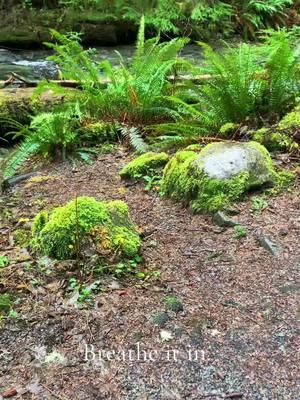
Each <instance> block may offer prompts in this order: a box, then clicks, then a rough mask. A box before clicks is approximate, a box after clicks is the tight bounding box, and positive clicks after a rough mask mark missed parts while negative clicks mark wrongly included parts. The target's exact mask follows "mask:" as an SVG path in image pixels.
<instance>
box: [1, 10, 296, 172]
mask: <svg viewBox="0 0 300 400" xmlns="http://www.w3.org/2000/svg"><path fill="white" fill-rule="evenodd" d="M52 35H53V38H54V43H49V44H48V46H49V47H51V49H53V50H54V55H53V56H51V57H50V58H51V60H54V61H55V62H56V63H57V64H58V66H59V68H60V70H61V75H62V78H64V79H69V80H74V81H75V82H76V84H77V88H78V89H79V90H77V91H76V95H75V96H73V97H72V96H71V97H70V96H69V98H68V102H67V105H66V106H63V108H62V106H59V108H57V109H55V108H54V109H53V111H52V112H48V113H43V114H40V115H37V116H35V117H34V118H33V119H32V122H31V124H30V126H20V125H18V123H16V122H14V121H11V122H10V121H9V120H6V121H5V123H7V124H9V123H11V125H12V127H13V130H15V131H17V132H18V133H17V135H23V136H24V140H23V141H22V143H21V144H20V146H19V148H18V149H17V150H16V152H15V153H14V154H13V155H12V157H11V158H10V159H8V161H7V165H6V168H5V172H4V177H5V178H6V179H8V178H9V177H10V176H12V175H13V174H14V173H15V171H16V170H17V169H18V168H19V167H20V166H21V165H22V164H23V163H24V162H25V161H26V160H27V158H28V157H29V156H31V155H33V154H34V155H40V156H43V157H51V158H57V157H59V158H61V159H62V160H66V158H67V157H69V156H76V155H77V156H78V155H79V156H81V158H83V159H84V160H88V159H89V157H88V156H87V153H88V152H93V150H92V149H91V147H92V148H93V147H94V146H95V145H96V146H97V145H100V144H102V143H104V142H110V143H112V142H115V141H117V140H121V141H123V142H124V143H125V144H126V145H128V147H130V148H132V149H134V150H137V151H139V152H141V153H143V152H145V151H148V150H151V148H155V147H162V146H167V147H170V146H172V147H173V146H175V145H176V146H183V145H184V144H191V143H199V141H201V140H203V138H206V140H210V139H207V138H211V137H212V138H213V139H214V138H215V137H216V136H217V137H219V138H222V139H231V138H235V139H236V138H239V137H243V136H245V132H246V133H247V132H248V131H249V130H250V129H252V130H255V129H259V128H262V127H264V125H266V124H267V125H269V126H270V125H272V124H274V123H277V122H278V121H279V120H280V119H281V118H282V117H283V116H284V115H285V114H286V113H287V112H289V111H291V110H292V109H293V107H295V106H296V105H297V104H298V103H299V99H300V69H299V54H298V53H299V48H298V47H297V43H298V42H297V34H296V33H295V31H292V32H290V31H287V30H285V29H281V30H276V31H275V30H268V31H265V32H264V38H263V43H262V44H260V45H259V46H254V45H249V44H246V43H243V44H240V45H236V46H234V47H231V46H227V47H225V48H224V49H223V50H222V51H220V50H219V51H215V50H213V49H212V48H211V47H210V46H209V45H207V44H205V43H199V45H200V46H201V47H202V49H203V52H202V54H204V60H203V61H202V65H201V67H199V68H195V67H194V66H193V65H191V64H190V63H188V62H187V61H185V60H183V59H181V58H180V52H181V50H182V49H183V47H184V46H185V44H186V43H187V40H186V39H184V38H178V39H172V40H169V41H167V42H161V41H160V38H159V37H155V38H152V39H149V40H145V20H144V18H143V17H142V19H141V23H140V29H139V33H138V38H137V43H136V51H135V54H134V57H133V59H132V61H131V62H130V64H129V65H127V64H126V63H125V62H124V60H122V58H121V56H120V64H119V66H118V67H113V66H112V65H111V64H110V63H109V61H107V60H106V61H104V62H98V61H97V58H96V57H95V52H94V51H93V50H89V49H88V50H86V49H84V48H83V47H82V46H81V44H80V38H79V36H78V35H74V34H70V35H63V34H61V33H58V32H56V31H54V30H52ZM199 53H200V48H199ZM181 75H184V76H185V79H183V81H182V79H181V78H180V76H181ZM199 79H200V82H199ZM48 89H51V90H53V91H58V92H59V93H62V94H64V93H65V94H68V93H69V91H68V90H67V89H65V88H62V87H61V86H58V85H55V84H50V83H48V82H41V84H40V85H39V87H38V88H37V90H36V95H39V94H40V93H42V92H43V91H45V90H48ZM72 99H73V100H72ZM0 118H1V117H0ZM276 135H277V136H278V135H281V133H280V130H279V131H278V132H277V133H276ZM284 135H285V139H284V143H285V145H284V146H278V148H280V147H281V148H287V147H289V148H292V147H293V138H292V137H290V136H291V133H290V132H288V133H285V134H284ZM286 135H289V136H288V137H286ZM253 137H254V138H255V137H258V135H256V136H253ZM265 140H266V139H264V138H261V137H260V138H259V140H258V141H259V142H264V141H265ZM276 142H277V143H280V142H281V141H280V140H278V138H277V139H276Z"/></svg>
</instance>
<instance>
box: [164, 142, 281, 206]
mask: <svg viewBox="0 0 300 400" xmlns="http://www.w3.org/2000/svg"><path fill="white" fill-rule="evenodd" d="M277 179H278V174H277V173H276V172H275V170H274V168H273V164H272V160H271V158H270V155H269V153H268V151H267V150H266V149H265V148H264V147H263V146H261V145H260V144H258V143H255V142H249V143H234V142H231V143H228V142H227V143H211V144H209V145H207V146H205V147H204V148H203V150H202V151H200V153H199V152H198V153H197V152H195V151H192V150H183V151H179V152H177V153H176V154H175V156H174V157H173V158H172V159H171V160H170V161H169V163H168V164H167V165H166V167H165V170H164V176H163V181H162V190H163V192H164V193H165V194H166V195H169V196H171V197H173V198H174V199H177V200H181V201H183V202H184V203H186V204H188V205H189V206H190V207H191V208H192V209H193V210H194V211H195V212H215V211H217V210H220V209H222V208H224V207H226V206H228V205H229V204H230V202H231V201H234V200H238V199H239V198H240V197H241V196H242V195H243V194H244V193H245V192H247V191H248V190H250V189H252V188H255V187H259V186H262V185H265V184H270V185H272V184H274V183H275V182H276V180H277Z"/></svg>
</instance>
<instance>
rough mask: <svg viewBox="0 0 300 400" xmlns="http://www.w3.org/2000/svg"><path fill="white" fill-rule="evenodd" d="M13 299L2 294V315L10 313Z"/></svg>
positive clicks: (0, 305)
mask: <svg viewBox="0 0 300 400" xmlns="http://www.w3.org/2000/svg"><path fill="white" fill-rule="evenodd" d="M12 304H13V299H12V296H11V295H10V294H9V293H4V294H0V313H4V314H6V313H8V312H9V311H10V309H11V308H12Z"/></svg>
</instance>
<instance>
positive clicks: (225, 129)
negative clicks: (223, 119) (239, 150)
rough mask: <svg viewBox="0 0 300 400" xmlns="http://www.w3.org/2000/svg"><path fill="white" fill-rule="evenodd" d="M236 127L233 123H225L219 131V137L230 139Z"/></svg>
mask: <svg viewBox="0 0 300 400" xmlns="http://www.w3.org/2000/svg"><path fill="white" fill-rule="evenodd" d="M237 127H238V125H237V124H234V123H233V122H227V123H226V124H224V125H222V126H221V128H220V129H219V133H220V136H221V137H223V138H228V137H230V136H231V135H232V134H233V133H234V132H235V131H236V129H237Z"/></svg>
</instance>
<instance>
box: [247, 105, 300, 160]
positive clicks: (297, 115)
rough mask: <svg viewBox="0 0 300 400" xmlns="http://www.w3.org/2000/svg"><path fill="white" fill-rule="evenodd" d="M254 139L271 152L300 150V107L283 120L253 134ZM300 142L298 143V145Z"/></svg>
mask: <svg viewBox="0 0 300 400" xmlns="http://www.w3.org/2000/svg"><path fill="white" fill-rule="evenodd" d="M252 139H253V140H255V141H256V142H258V143H260V144H262V145H264V146H265V147H266V148H267V149H268V150H270V151H279V152H280V151H281V152H287V151H291V150H294V149H298V148H299V144H298V143H300V107H299V106H298V107H296V108H295V109H294V110H293V111H292V112H290V113H288V114H286V115H285V116H284V117H283V118H282V120H281V121H280V122H279V123H278V124H276V125H274V126H272V127H270V128H261V129H259V130H257V131H254V132H252ZM297 142H298V143H297Z"/></svg>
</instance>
